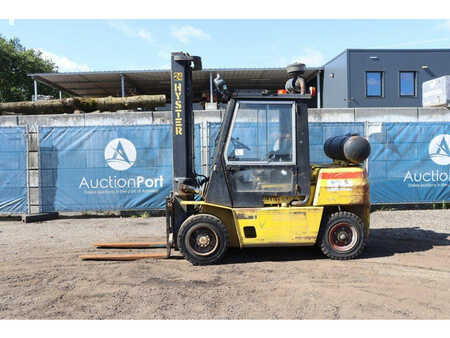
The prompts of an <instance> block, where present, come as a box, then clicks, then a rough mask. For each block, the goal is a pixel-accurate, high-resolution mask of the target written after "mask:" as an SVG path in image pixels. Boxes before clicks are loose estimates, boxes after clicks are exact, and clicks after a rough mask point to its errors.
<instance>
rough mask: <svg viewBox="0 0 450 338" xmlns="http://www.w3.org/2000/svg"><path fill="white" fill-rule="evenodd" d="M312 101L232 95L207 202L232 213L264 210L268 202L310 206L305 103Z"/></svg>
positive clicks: (295, 96) (288, 95)
mask: <svg viewBox="0 0 450 338" xmlns="http://www.w3.org/2000/svg"><path fill="white" fill-rule="evenodd" d="M309 98H310V96H309V95H297V94H287V95H262V94H261V95H251V96H249V95H239V94H236V95H233V96H232V97H231V100H230V102H229V104H228V108H227V113H226V116H225V120H224V121H223V123H222V127H221V130H220V133H219V135H218V138H217V140H216V147H215V154H214V160H213V165H212V172H211V175H210V180H209V183H208V185H207V187H206V188H205V194H204V200H205V201H206V202H210V203H217V204H222V205H226V206H229V207H261V206H263V205H264V198H265V197H268V196H283V195H287V196H297V197H298V199H299V200H305V199H306V200H307V199H308V197H309V190H310V172H311V170H310V167H309V147H308V125H307V123H308V121H307V118H308V117H307V105H306V104H305V103H303V102H304V100H305V99H309ZM224 187H225V188H226V189H224Z"/></svg>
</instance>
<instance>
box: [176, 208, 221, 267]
mask: <svg viewBox="0 0 450 338" xmlns="http://www.w3.org/2000/svg"><path fill="white" fill-rule="evenodd" d="M228 243H229V235H228V231H227V229H226V228H225V225H224V224H223V223H222V221H221V220H220V219H219V218H217V217H215V216H212V215H206V214H200V215H193V216H190V217H188V218H187V219H186V220H185V221H184V222H183V224H182V225H181V227H180V230H179V231H178V237H177V244H178V248H179V250H180V251H181V253H182V254H183V256H184V258H186V259H187V260H188V261H189V262H191V263H192V264H193V265H208V264H216V263H218V262H220V260H221V259H222V258H223V257H224V256H225V253H226V251H227V249H228Z"/></svg>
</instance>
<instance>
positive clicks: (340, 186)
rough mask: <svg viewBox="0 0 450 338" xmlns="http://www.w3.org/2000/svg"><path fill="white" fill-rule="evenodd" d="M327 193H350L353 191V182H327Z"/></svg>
mask: <svg viewBox="0 0 450 338" xmlns="http://www.w3.org/2000/svg"><path fill="white" fill-rule="evenodd" d="M327 188H328V191H351V190H352V189H353V180H349V179H341V180H327Z"/></svg>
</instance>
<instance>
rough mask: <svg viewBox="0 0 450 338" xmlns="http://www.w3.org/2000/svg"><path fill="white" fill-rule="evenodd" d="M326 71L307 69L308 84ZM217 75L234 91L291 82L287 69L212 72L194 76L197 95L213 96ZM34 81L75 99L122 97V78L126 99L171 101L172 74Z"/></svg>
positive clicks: (60, 76) (57, 76) (53, 76)
mask: <svg viewBox="0 0 450 338" xmlns="http://www.w3.org/2000/svg"><path fill="white" fill-rule="evenodd" d="M319 70H322V68H320V67H319V68H307V69H306V71H305V73H304V77H305V79H306V81H307V82H309V81H311V80H312V79H315V77H316V74H317V72H318V71H319ZM217 73H220V75H221V76H222V77H223V78H224V79H225V81H226V82H227V85H228V87H230V88H231V89H269V90H271V89H279V88H283V87H284V83H285V82H286V80H287V73H286V69H285V68H211V69H203V70H201V71H195V72H193V86H194V93H195V94H196V95H199V94H200V93H203V92H209V89H210V74H212V76H213V77H214V76H215V75H216V74H217ZM29 76H31V77H32V78H33V79H35V80H37V81H38V82H40V83H44V84H46V85H48V86H50V87H53V88H56V89H59V90H63V91H65V92H67V93H70V94H72V95H75V96H91V97H102V96H121V95H122V82H121V81H122V80H121V79H122V77H123V79H124V88H125V95H134V94H165V95H167V97H168V98H170V70H166V69H164V70H163V69H161V70H139V71H106V72H77V73H41V74H29Z"/></svg>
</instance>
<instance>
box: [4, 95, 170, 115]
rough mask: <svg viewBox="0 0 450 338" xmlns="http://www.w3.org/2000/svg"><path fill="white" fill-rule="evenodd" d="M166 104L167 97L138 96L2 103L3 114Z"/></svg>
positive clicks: (149, 107)
mask: <svg viewBox="0 0 450 338" xmlns="http://www.w3.org/2000/svg"><path fill="white" fill-rule="evenodd" d="M165 104H166V96H165V95H138V96H129V97H124V98H122V97H112V96H108V97H100V98H94V97H71V98H67V99H61V100H44V101H22V102H7V103H0V113H2V114H11V113H14V114H23V115H30V114H72V113H73V112H74V111H77V110H78V111H81V112H85V113H90V112H93V111H110V112H114V111H117V110H136V109H137V108H140V109H142V110H148V109H153V108H155V107H161V106H164V105H165Z"/></svg>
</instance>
